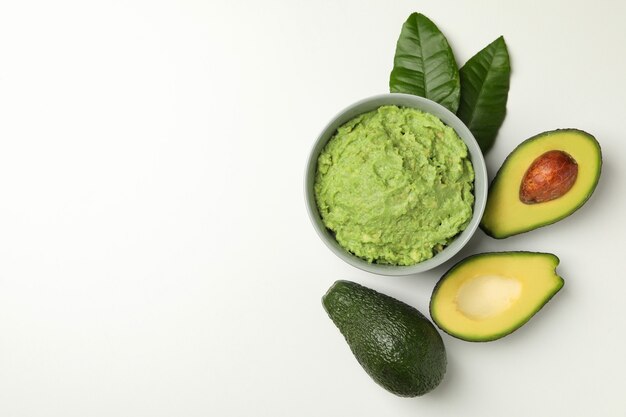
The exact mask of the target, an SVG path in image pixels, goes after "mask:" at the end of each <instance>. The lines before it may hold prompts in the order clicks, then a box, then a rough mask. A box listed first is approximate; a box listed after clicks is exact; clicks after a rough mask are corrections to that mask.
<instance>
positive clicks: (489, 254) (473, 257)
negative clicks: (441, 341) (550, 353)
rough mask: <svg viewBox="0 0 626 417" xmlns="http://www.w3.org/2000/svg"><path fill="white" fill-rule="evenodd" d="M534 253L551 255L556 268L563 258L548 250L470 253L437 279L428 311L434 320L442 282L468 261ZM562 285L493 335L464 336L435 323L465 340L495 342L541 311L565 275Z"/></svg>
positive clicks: (452, 334) (554, 293) (443, 329)
mask: <svg viewBox="0 0 626 417" xmlns="http://www.w3.org/2000/svg"><path fill="white" fill-rule="evenodd" d="M532 255H545V256H549V257H550V258H552V260H553V262H554V268H556V267H557V266H558V265H559V263H560V262H561V260H560V259H559V257H558V256H556V255H555V254H553V253H547V252H530V251H508V252H484V253H477V254H475V255H470V256H468V257H467V258H465V259H461V260H460V261H459V262H457V263H456V264H454V265H453V266H452V267H451V268H450V269H449V270H448V271H447V272H446V273H445V274H443V276H442V277H441V278H440V279H439V281H437V284H435V288H433V293H432V295H431V297H430V304H429V306H428V313H429V314H430V316H431V317H433V320H434V317H435V316H434V314H433V307H434V305H435V303H436V302H437V293H438V292H439V288H440V287H441V284H443V282H444V281H445V280H446V279H447V278H449V277H450V276H451V275H453V274H454V272H455V271H456V270H457V269H458V268H459V267H460V266H462V265H464V264H466V263H468V262H473V261H475V260H477V259H480V258H489V257H500V256H502V257H506V256H532ZM559 278H560V284H561V285H560V286H559V287H558V288H557V289H556V291H554V292H553V293H549V294H546V297H545V298H544V299H543V300H542V301H541V302H540V303H538V304H537V305H536V308H535V310H533V311H531V312H530V314H528V315H526V316H524V317H522V318H521V319H520V320H519V321H517V322H516V323H515V326H514V327H509V328H506V329H503V330H502V331H501V332H499V333H495V334H493V335H491V336H490V337H484V338H471V337H464V336H461V335H459V334H455V333H452V332H449V331H448V330H447V329H446V328H445V326H442V325H440V324H439V323H438V322H437V321H435V324H436V325H437V327H439V329H441V330H442V331H443V332H445V333H447V334H449V335H450V336H452V337H455V338H457V339H460V340H464V341H466V342H493V341H494V340H498V339H501V338H503V337H504V336H508V335H510V334H511V333H513V332H514V331H516V330H517V329H519V328H520V327H522V326H523V325H524V324H526V323H528V321H529V320H530V319H531V318H533V316H534V315H535V314H537V313H538V312H539V310H541V309H542V308H543V306H545V305H546V304H548V301H550V300H551V299H552V297H554V296H555V295H556V294H557V293H558V292H559V291H561V288H563V285H565V281H564V280H563V277H560V276H559Z"/></svg>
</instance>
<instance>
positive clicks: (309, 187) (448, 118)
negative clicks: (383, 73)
mask: <svg viewBox="0 0 626 417" xmlns="http://www.w3.org/2000/svg"><path fill="white" fill-rule="evenodd" d="M385 105H396V106H398V107H411V108H415V109H417V110H420V111H423V112H426V113H431V114H433V115H435V116H436V117H438V118H439V119H441V120H442V121H443V123H444V124H445V125H447V126H450V127H452V128H453V129H454V130H455V131H456V133H457V135H458V136H459V137H460V138H461V140H463V142H464V143H465V144H466V146H467V148H468V151H469V156H470V160H471V162H472V166H473V168H474V208H473V212H472V219H471V220H470V223H469V224H468V225H467V227H466V228H465V229H464V230H463V231H462V232H461V233H460V234H459V236H457V237H456V238H454V240H453V241H452V242H451V243H450V244H449V245H448V246H446V247H445V248H444V249H443V250H442V251H441V252H439V253H437V254H436V255H435V256H433V257H432V258H430V259H427V260H425V261H422V262H419V263H417V264H414V265H408V266H404V265H386V264H376V263H371V262H368V261H366V260H364V259H362V258H360V257H358V256H356V255H354V254H352V253H350V252H349V251H348V250H346V249H344V248H343V247H341V246H340V245H339V243H338V242H337V240H336V239H335V238H334V236H332V234H331V232H330V231H329V230H328V229H327V228H326V226H324V224H323V222H322V219H321V216H320V214H319V210H318V207H317V202H316V201H315V194H314V190H313V187H314V184H315V173H316V172H317V159H318V157H319V153H320V152H321V151H322V150H323V148H324V147H325V146H326V143H328V141H329V140H330V139H331V138H332V137H333V136H334V133H335V132H336V130H337V128H338V127H339V126H341V125H342V124H344V123H346V122H347V121H349V120H350V119H352V118H354V117H356V116H358V115H359V114H363V113H366V112H368V111H372V110H375V109H377V108H379V107H382V106H385ZM364 107H365V108H368V109H362V108H364ZM487 188H488V178H487V167H486V164H485V160H484V158H483V155H482V151H481V150H480V146H479V145H478V142H476V139H475V138H474V136H473V135H472V133H471V132H470V130H469V128H468V127H467V126H466V125H465V124H464V123H463V122H462V121H461V119H459V118H458V117H457V116H456V115H455V114H454V113H452V112H451V111H450V110H448V109H447V108H445V107H443V106H442V105H440V104H438V103H436V102H434V101H432V100H429V99H427V98H424V97H420V96H414V95H411V94H403V93H385V94H377V95H374V96H370V97H366V98H363V99H361V100H359V101H356V102H354V103H352V104H350V105H349V106H347V107H345V108H343V109H342V110H340V111H339V112H337V113H336V114H335V115H334V116H333V117H332V118H331V119H330V121H329V122H328V123H327V124H326V125H325V126H324V128H323V129H322V130H321V131H320V133H319V134H318V135H317V138H316V140H315V141H314V143H313V145H312V147H311V149H310V151H309V153H308V158H307V163H306V167H305V173H304V198H305V204H306V209H307V213H308V217H309V220H310V221H311V223H312V224H313V228H314V229H315V231H316V232H317V235H318V236H319V237H320V239H321V240H322V242H324V244H325V245H326V246H327V247H328V248H329V249H330V250H331V251H332V252H333V253H334V254H335V255H336V256H337V257H339V258H340V259H342V260H343V261H345V262H347V263H348V264H350V265H352V266H354V267H356V268H358V269H361V270H363V271H366V272H370V273H374V274H378V275H387V276H403V275H413V274H418V273H421V272H426V271H428V270H431V269H433V268H436V267H438V266H439V265H441V264H443V263H445V262H447V261H449V260H450V259H452V258H453V257H454V256H455V255H456V254H457V253H458V252H459V251H460V250H461V249H462V248H463V247H464V246H465V245H466V244H467V243H468V242H469V241H470V239H471V238H472V236H473V235H474V233H475V232H476V230H477V229H478V226H479V223H480V220H481V218H482V216H483V213H484V210H485V205H486V203H487Z"/></svg>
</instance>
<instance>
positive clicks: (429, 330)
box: [322, 281, 446, 397]
mask: <svg viewBox="0 0 626 417" xmlns="http://www.w3.org/2000/svg"><path fill="white" fill-rule="evenodd" d="M322 304H323V305H324V308H325V309H326V312H327V313H328V315H329V316H330V318H331V319H332V320H333V322H334V323H335V325H336V326H337V327H338V328H339V330H340V331H341V333H342V334H343V335H344V337H345V338H346V341H347V342H348V345H349V346H350V349H351V350H352V353H353V354H354V356H355V357H356V358H357V360H358V361H359V363H360V364H361V366H362V367H363V369H365V371H366V372H367V373H368V374H369V375H370V376H371V377H372V378H373V379H374V381H376V382H377V383H378V384H379V385H381V386H382V387H383V388H385V389H387V390H388V391H390V392H392V393H394V394H396V395H398V396H401V397H415V396H419V395H423V394H425V393H427V392H429V391H431V390H433V389H434V388H435V387H437V385H439V383H440V382H441V380H442V379H443V376H444V374H445V371H446V351H445V347H444V345H443V340H442V339H441V336H440V335H439V332H438V331H437V329H435V326H433V324H432V323H431V322H430V321H429V320H428V319H427V318H426V317H424V315H422V314H421V313H420V312H419V311H417V310H416V309H415V308H413V307H411V306H409V305H407V304H405V303H403V302H401V301H398V300H396V299H395V298H392V297H389V296H387V295H385V294H381V293H379V292H377V291H374V290H372V289H370V288H367V287H364V286H362V285H359V284H357V283H354V282H350V281H337V282H335V283H334V284H333V286H332V287H330V289H329V290H328V292H327V293H326V295H324V297H322Z"/></svg>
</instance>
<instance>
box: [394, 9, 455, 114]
mask: <svg viewBox="0 0 626 417" xmlns="http://www.w3.org/2000/svg"><path fill="white" fill-rule="evenodd" d="M389 89H390V91H391V92H392V93H406V94H413V95H416V96H422V97H426V98H428V99H430V100H433V101H436V102H437V103H439V104H441V105H442V106H444V107H446V108H448V109H449V110H450V111H452V112H453V113H456V111H457V108H458V107H459V99H460V95H461V85H460V78H459V70H458V67H457V65H456V60H455V59H454V54H453V53H452V49H451V48H450V45H449V44H448V41H447V40H446V37H445V36H444V35H443V33H441V31H440V30H439V28H438V27H437V26H436V25H435V24H434V23H433V22H432V21H431V20H430V19H428V18H427V17H426V16H424V15H423V14H420V13H413V14H411V15H410V16H409V18H408V19H407V20H406V22H404V25H402V30H401V32H400V37H399V38H398V43H397V45H396V55H395V57H394V59H393V70H392V71H391V76H390V77H389Z"/></svg>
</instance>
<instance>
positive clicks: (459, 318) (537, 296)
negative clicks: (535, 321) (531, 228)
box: [430, 252, 563, 342]
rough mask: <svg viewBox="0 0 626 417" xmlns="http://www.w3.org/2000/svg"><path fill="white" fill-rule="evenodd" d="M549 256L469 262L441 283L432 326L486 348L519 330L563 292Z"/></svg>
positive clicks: (486, 256)
mask: <svg viewBox="0 0 626 417" xmlns="http://www.w3.org/2000/svg"><path fill="white" fill-rule="evenodd" d="M558 264H559V258H557V257H556V256H555V255H552V254H550V253H537V252H492V253H482V254H478V255H474V256H470V257H468V258H466V259H464V260H462V261H461V262H459V263H458V264H456V265H455V266H453V267H452V269H450V270H449V271H448V272H447V273H446V274H445V275H444V276H443V277H442V278H441V279H440V280H439V282H438V283H437V285H436V286H435V289H434V291H433V295H432V297H431V299H430V315H431V317H432V319H433V321H434V322H435V323H436V324H437V326H439V328H441V330H443V331H444V332H446V333H448V334H450V335H451V336H454V337H457V338H459V339H463V340H467V341H471V342H487V341H491V340H496V339H499V338H501V337H504V336H506V335H508V334H510V333H512V332H513V331H515V330H517V329H519V328H520V327H521V326H522V325H523V324H524V323H526V322H527V321H528V320H530V318H531V317H532V316H533V315H534V314H535V313H537V312H538V311H539V310H540V309H541V308H542V307H543V306H544V305H545V304H546V303H547V302H548V301H549V300H550V299H551V298H552V297H553V296H554V295H555V294H556V293H557V292H559V290H560V289H561V288H562V287H563V278H561V277H560V276H559V275H557V274H556V267H557V265H558Z"/></svg>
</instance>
